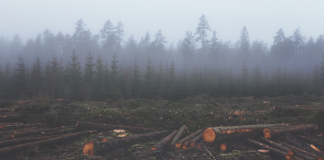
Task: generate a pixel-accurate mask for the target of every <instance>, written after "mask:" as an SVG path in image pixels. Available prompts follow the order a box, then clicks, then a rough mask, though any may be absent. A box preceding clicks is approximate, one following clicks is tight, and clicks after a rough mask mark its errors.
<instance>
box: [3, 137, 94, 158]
mask: <svg viewBox="0 0 324 160" xmlns="http://www.w3.org/2000/svg"><path fill="white" fill-rule="evenodd" d="M89 133H91V132H90V131H82V132H75V133H68V134H64V135H61V136H58V137H54V138H49V139H43V140H39V141H35V142H31V143H25V144H21V145H15V146H11V147H6V148H2V149H0V155H1V156H4V155H8V154H10V153H12V152H17V151H19V150H23V149H26V148H28V147H30V146H34V145H44V144H49V143H54V142H58V141H62V140H66V139H71V138H74V137H77V136H82V135H87V134H89Z"/></svg>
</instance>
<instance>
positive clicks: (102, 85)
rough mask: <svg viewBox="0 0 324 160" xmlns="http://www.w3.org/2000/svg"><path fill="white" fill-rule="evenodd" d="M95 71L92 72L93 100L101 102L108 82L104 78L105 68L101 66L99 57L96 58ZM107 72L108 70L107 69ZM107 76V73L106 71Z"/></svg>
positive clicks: (104, 96)
mask: <svg viewBox="0 0 324 160" xmlns="http://www.w3.org/2000/svg"><path fill="white" fill-rule="evenodd" d="M95 67H96V71H95V72H94V75H95V77H94V92H93V95H94V100H97V101H103V100H105V98H106V89H107V88H106V83H107V81H108V79H107V78H108V77H106V76H105V68H104V65H103V64H102V59H101V56H100V55H99V57H98V58H97V62H96V64H95ZM107 70H108V68H107ZM107 74H108V71H107Z"/></svg>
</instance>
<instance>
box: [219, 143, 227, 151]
mask: <svg viewBox="0 0 324 160" xmlns="http://www.w3.org/2000/svg"><path fill="white" fill-rule="evenodd" d="M219 149H220V150H221V151H226V149H227V143H226V142H223V143H221V145H220V146H219Z"/></svg>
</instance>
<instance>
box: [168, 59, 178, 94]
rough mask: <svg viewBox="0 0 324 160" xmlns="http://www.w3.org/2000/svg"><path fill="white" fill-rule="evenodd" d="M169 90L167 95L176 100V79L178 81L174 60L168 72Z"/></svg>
mask: <svg viewBox="0 0 324 160" xmlns="http://www.w3.org/2000/svg"><path fill="white" fill-rule="evenodd" d="M167 74H168V75H167V76H168V77H167V85H166V86H167V92H166V93H168V94H167V95H168V97H167V98H168V99H171V100H174V98H175V94H174V93H175V87H176V86H175V81H176V79H175V67H174V62H173V61H172V62H171V66H170V68H169V70H168V72H167Z"/></svg>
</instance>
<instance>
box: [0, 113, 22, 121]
mask: <svg viewBox="0 0 324 160" xmlns="http://www.w3.org/2000/svg"><path fill="white" fill-rule="evenodd" d="M12 119H20V115H19V114H6V115H0V120H12Z"/></svg>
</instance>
